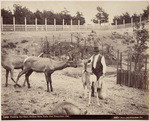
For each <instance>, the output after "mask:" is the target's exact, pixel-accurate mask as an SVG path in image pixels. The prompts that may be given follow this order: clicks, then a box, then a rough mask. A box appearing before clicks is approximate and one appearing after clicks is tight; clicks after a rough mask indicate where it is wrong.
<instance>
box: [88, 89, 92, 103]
mask: <svg viewBox="0 0 150 121" xmlns="http://www.w3.org/2000/svg"><path fill="white" fill-rule="evenodd" d="M90 104H91V89H89V103H88V105H89V106H90Z"/></svg>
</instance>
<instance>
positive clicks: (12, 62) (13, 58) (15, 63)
mask: <svg viewBox="0 0 150 121" xmlns="http://www.w3.org/2000/svg"><path fill="white" fill-rule="evenodd" d="M27 57H28V56H27V55H13V54H2V66H3V68H4V69H5V70H6V84H5V86H6V87H7V86H8V75H9V72H10V76H11V79H12V81H13V82H14V83H16V82H15V80H14V69H23V61H24V60H25V58H27ZM18 86H19V87H21V86H20V85H18Z"/></svg>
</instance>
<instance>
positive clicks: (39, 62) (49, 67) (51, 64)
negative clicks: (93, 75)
mask: <svg viewBox="0 0 150 121" xmlns="http://www.w3.org/2000/svg"><path fill="white" fill-rule="evenodd" d="M67 67H77V63H76V62H74V61H72V59H71V58H69V59H68V60H67V61H55V60H52V59H50V58H41V57H34V56H32V57H28V58H27V59H25V61H24V64H23V70H22V71H21V72H20V73H19V74H18V77H17V80H16V83H17V82H18V80H19V78H20V77H21V76H22V75H23V74H25V78H26V81H27V84H28V88H30V83H29V76H30V75H31V73H32V72H33V71H35V72H40V73H44V74H45V78H46V82H47V92H49V84H50V88H51V91H53V88H52V79H51V74H52V73H53V72H54V71H57V70H62V69H64V68H67Z"/></svg>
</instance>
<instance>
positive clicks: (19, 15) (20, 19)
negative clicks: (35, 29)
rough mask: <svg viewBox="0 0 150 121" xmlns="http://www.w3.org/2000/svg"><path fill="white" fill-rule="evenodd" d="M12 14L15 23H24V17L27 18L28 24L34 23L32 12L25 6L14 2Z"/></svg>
mask: <svg viewBox="0 0 150 121" xmlns="http://www.w3.org/2000/svg"><path fill="white" fill-rule="evenodd" d="M13 7H14V10H13V11H14V16H15V19H16V21H15V22H16V24H24V23H25V21H24V20H25V17H26V18H27V23H28V24H33V23H34V18H35V17H34V14H33V13H32V12H31V11H30V10H29V9H28V8H26V7H22V6H21V5H19V4H14V5H13Z"/></svg>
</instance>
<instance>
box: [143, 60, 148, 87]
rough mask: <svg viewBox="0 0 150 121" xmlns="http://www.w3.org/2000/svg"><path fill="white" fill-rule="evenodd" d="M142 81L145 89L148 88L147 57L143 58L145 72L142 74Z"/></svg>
mask: <svg viewBox="0 0 150 121" xmlns="http://www.w3.org/2000/svg"><path fill="white" fill-rule="evenodd" d="M144 77H145V78H144V79H143V80H144V81H145V89H148V85H149V83H148V78H147V77H148V76H147V57H146V58H145V74H144Z"/></svg>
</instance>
